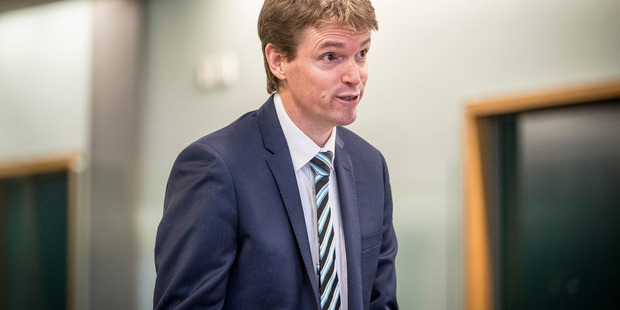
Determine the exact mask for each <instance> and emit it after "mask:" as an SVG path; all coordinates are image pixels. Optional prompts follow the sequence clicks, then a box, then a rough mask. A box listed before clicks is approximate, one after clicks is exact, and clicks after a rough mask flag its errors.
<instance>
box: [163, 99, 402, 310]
mask: <svg viewBox="0 0 620 310" xmlns="http://www.w3.org/2000/svg"><path fill="white" fill-rule="evenodd" d="M334 167H335V170H336V177H337V182H338V190H339V196H340V197H339V199H340V208H341V214H342V225H343V231H344V240H345V247H346V258H347V270H348V272H347V274H348V282H347V283H348V295H349V296H348V303H349V309H351V310H358V309H397V308H398V306H397V303H396V274H395V268H394V259H395V256H396V251H397V242H396V235H395V233H394V228H393V226H392V196H391V191H390V183H389V178H388V171H387V167H386V164H385V160H384V158H383V156H382V155H381V154H380V153H379V151H377V150H376V149H375V148H374V147H372V146H371V145H370V144H368V143H367V142H365V141H364V140H362V139H361V138H360V137H358V136H357V135H355V134H354V133H352V132H351V131H349V130H347V129H345V128H338V131H337V137H336V158H335V162H334ZM155 266H156V270H157V279H156V284H155V295H154V307H155V308H156V309H173V308H174V309H270V310H273V309H295V310H305V309H315V310H316V309H319V306H318V300H319V295H318V286H317V281H316V278H315V275H314V272H315V269H314V267H313V263H312V255H311V251H310V246H309V241H308V237H307V232H306V225H305V221H304V214H303V210H302V206H301V199H300V196H299V190H298V188H297V180H296V178H295V172H294V170H293V164H292V161H291V155H290V153H289V149H288V146H287V143H286V139H285V137H284V133H283V132H282V129H281V127H280V123H279V121H278V118H277V115H276V111H275V107H274V103H273V97H271V98H270V99H269V100H268V101H267V102H266V103H265V104H264V105H263V106H262V107H261V108H260V109H259V110H257V111H254V112H250V113H247V114H245V115H244V116H242V117H240V118H239V119H238V120H236V121H235V122H233V123H232V124H230V125H229V126H227V127H225V128H223V129H221V130H219V131H217V132H214V133H212V134H210V135H207V136H205V137H203V138H201V139H200V140H198V141H196V142H194V143H192V144H191V145H189V146H188V147H187V148H186V149H185V150H183V151H182V152H181V154H180V155H179V157H178V158H177V160H176V161H175V163H174V166H173V168H172V172H171V174H170V179H169V181H168V186H167V189H166V197H165V202H164V214H163V218H162V220H161V222H160V224H159V228H158V231H157V239H156V245H155Z"/></svg>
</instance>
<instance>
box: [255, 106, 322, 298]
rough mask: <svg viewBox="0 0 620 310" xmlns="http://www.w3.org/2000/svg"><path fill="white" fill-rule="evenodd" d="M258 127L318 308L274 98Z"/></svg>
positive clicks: (300, 211)
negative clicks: (269, 153) (268, 154)
mask: <svg viewBox="0 0 620 310" xmlns="http://www.w3.org/2000/svg"><path fill="white" fill-rule="evenodd" d="M258 123H259V127H260V130H261V134H262V136H263V141H264V144H265V148H266V149H267V150H269V151H270V152H271V153H272V155H271V157H269V156H268V157H267V164H268V165H269V168H270V169H271V173H272V174H273V177H274V178H275V180H276V183H277V184H278V188H279V189H280V195H281V196H282V201H283V202H284V206H285V208H286V213H287V215H288V218H289V221H290V224H291V227H292V229H293V233H294V235H295V239H296V240H297V246H298V248H299V251H300V253H301V257H302V259H303V263H304V266H305V268H306V273H307V276H308V279H309V280H310V283H311V285H312V287H311V289H312V291H313V293H314V297H315V301H316V302H317V307H318V300H319V295H318V284H317V281H316V277H315V269H314V266H313V265H314V264H313V263H312V253H311V251H310V242H309V241H308V233H307V229H306V222H305V220H304V213H303V208H302V205H301V198H300V196H299V188H298V186H297V178H296V177H295V170H294V167H293V163H292V161H291V154H290V151H289V149H288V145H287V143H286V138H285V137H284V133H283V132H282V128H281V127H280V122H279V120H278V116H277V114H276V110H275V106H274V103H273V96H272V97H270V98H269V100H268V101H267V102H266V103H265V104H264V105H263V106H262V107H261V108H260V109H259V110H258Z"/></svg>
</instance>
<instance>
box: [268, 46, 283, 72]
mask: <svg viewBox="0 0 620 310" xmlns="http://www.w3.org/2000/svg"><path fill="white" fill-rule="evenodd" d="M265 58H267V63H269V69H270V70H271V73H273V75H275V76H276V77H277V78H278V79H279V80H285V79H286V74H285V73H286V70H285V66H284V63H285V62H286V57H285V55H284V54H283V53H282V52H280V51H279V50H278V48H277V47H276V46H275V45H273V44H271V43H267V46H265Z"/></svg>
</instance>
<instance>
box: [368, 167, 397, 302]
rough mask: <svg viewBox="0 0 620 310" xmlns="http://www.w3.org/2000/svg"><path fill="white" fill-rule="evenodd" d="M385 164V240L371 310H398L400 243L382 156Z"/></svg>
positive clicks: (373, 290)
mask: <svg viewBox="0 0 620 310" xmlns="http://www.w3.org/2000/svg"><path fill="white" fill-rule="evenodd" d="M381 159H382V162H383V182H384V193H385V198H384V201H385V206H384V217H383V240H382V243H381V252H380V253H379V262H378V266H377V273H376V276H375V282H374V284H373V288H372V295H371V300H370V309H371V310H379V309H382V310H383V309H398V303H397V301H396V268H395V259H396V252H397V251H398V242H397V241H396V233H395V232H394V225H393V223H392V210H393V205H392V190H391V187H390V177H389V174H388V169H387V165H386V163H385V159H384V158H383V156H381Z"/></svg>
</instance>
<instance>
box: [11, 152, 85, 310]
mask: <svg viewBox="0 0 620 310" xmlns="http://www.w3.org/2000/svg"><path fill="white" fill-rule="evenodd" d="M82 162H83V160H82V157H81V156H80V154H79V153H66V154H59V155H50V156H44V157H38V158H29V159H17V160H9V161H3V162H0V180H2V179H9V178H15V177H27V176H34V175H40V174H47V173H56V172H66V173H67V182H68V184H67V190H68V193H67V203H68V205H67V296H66V298H67V309H70V310H74V309H77V283H78V278H77V277H78V274H77V266H78V227H77V226H78V188H79V183H78V178H79V174H80V171H81V170H82V169H81V167H82V166H83V164H82Z"/></svg>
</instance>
